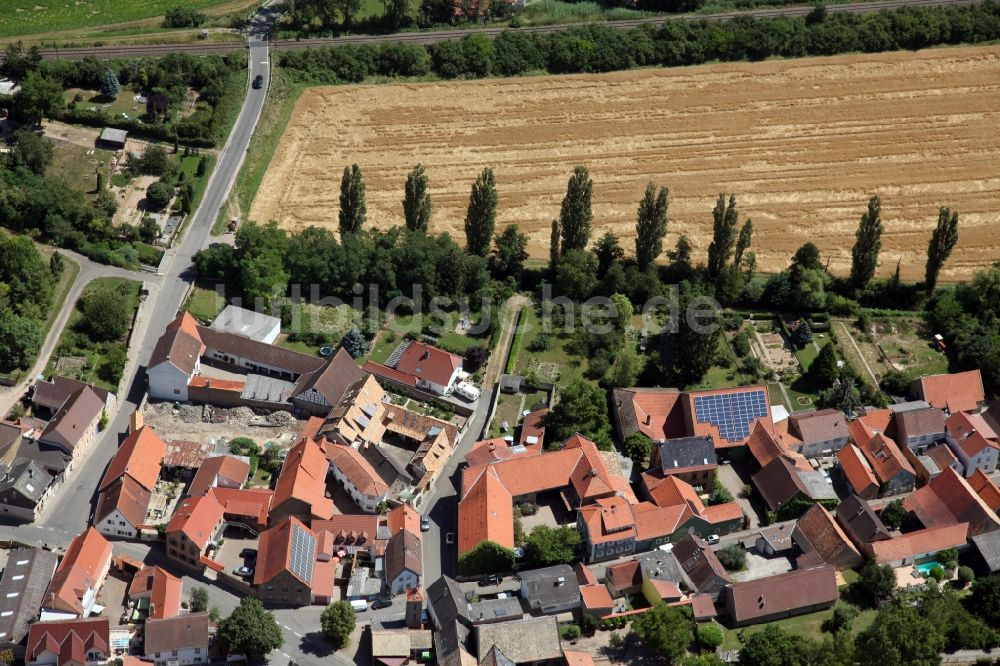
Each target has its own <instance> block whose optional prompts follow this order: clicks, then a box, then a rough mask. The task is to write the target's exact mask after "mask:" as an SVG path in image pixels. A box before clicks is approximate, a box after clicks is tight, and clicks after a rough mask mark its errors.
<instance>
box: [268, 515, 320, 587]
mask: <svg viewBox="0 0 1000 666" xmlns="http://www.w3.org/2000/svg"><path fill="white" fill-rule="evenodd" d="M298 529H301V530H302V533H303V534H306V535H310V536H312V537H313V539H314V540H315V538H316V533H315V532H313V531H312V530H310V529H309V528H308V527H306V526H305V524H304V523H302V521H300V520H299V519H298V518H296V517H294V516H289V517H288V518H286V519H285V520H284V521H282V522H281V523H278V524H277V525H275V526H274V527H272V528H271V529H269V530H266V531H264V532H263V533H261V535H260V541H259V542H258V545H257V565H256V569H255V571H254V576H253V583H254V585H263V584H264V583H266V582H268V581H270V580H274V577H275V576H277V575H278V574H280V573H281V572H283V571H288V572H289V573H291V574H292V575H293V576H295V577H296V578H297V579H298V580H300V581H302V583H303V584H304V585H307V586H310V587H311V586H312V568H313V563H314V562H315V559H316V551H315V550H313V551H311V552H309V553H306V554H305V555H308V561H306V562H303V563H302V565H303V566H304V567H305V568H306V572H308V573H306V575H305V578H303V576H301V575H300V573H302V572H298V573H297V571H296V567H294V566H292V534H293V533H294V531H295V530H298Z"/></svg>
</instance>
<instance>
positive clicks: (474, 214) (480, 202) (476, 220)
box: [465, 167, 497, 257]
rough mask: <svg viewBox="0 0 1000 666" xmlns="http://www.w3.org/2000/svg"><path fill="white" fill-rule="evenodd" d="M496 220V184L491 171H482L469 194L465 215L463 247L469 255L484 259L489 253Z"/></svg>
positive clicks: (487, 169)
mask: <svg viewBox="0 0 1000 666" xmlns="http://www.w3.org/2000/svg"><path fill="white" fill-rule="evenodd" d="M496 220H497V184H496V178H495V177H494V176H493V169H490V168H488V167H487V168H486V169H483V171H482V173H480V174H479V175H478V176H477V177H476V180H475V182H474V183H472V192H471V193H470V194H469V208H468V210H467V211H466V213H465V247H466V249H467V250H468V251H469V252H470V253H471V254H475V255H478V256H480V257H485V256H486V255H487V254H489V251H490V241H492V240H493V229H494V227H495V226H496Z"/></svg>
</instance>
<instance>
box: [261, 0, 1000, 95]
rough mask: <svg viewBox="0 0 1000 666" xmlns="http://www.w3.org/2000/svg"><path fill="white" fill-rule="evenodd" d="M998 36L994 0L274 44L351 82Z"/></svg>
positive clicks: (309, 67)
mask: <svg viewBox="0 0 1000 666" xmlns="http://www.w3.org/2000/svg"><path fill="white" fill-rule="evenodd" d="M997 39H1000V5H998V4H997V2H995V1H994V0H986V2H983V3H980V4H975V5H967V6H947V7H905V8H901V9H894V10H883V11H880V12H878V13H874V14H865V15H859V14H852V13H837V14H831V15H827V14H826V12H825V10H824V9H823V8H822V7H820V8H817V9H816V10H814V11H813V12H812V13H811V14H809V15H808V16H806V17H774V18H762V19H755V18H752V17H741V18H739V19H736V20H733V21H707V20H703V21H695V22H689V21H679V20H669V21H667V22H665V23H664V25H663V26H662V27H660V28H654V27H652V26H648V25H646V26H642V27H640V28H636V29H634V30H630V31H623V30H615V29H613V28H611V27H608V26H601V25H592V26H586V27H580V28H574V29H570V30H565V31H560V32H554V33H548V34H538V33H530V32H520V31H517V30H508V31H506V32H504V33H502V34H500V35H499V36H497V38H496V39H495V40H494V41H492V42H491V41H490V40H489V39H488V38H487V37H485V36H484V35H481V34H475V33H474V34H471V35H468V36H466V37H464V38H463V39H461V40H453V41H445V42H440V43H438V44H433V45H428V46H420V45H414V44H401V43H395V44H383V45H381V46H375V45H348V46H340V47H335V48H319V49H304V50H301V51H289V52H286V53H282V54H281V55H280V58H279V64H280V65H281V66H282V67H285V68H287V69H288V70H290V71H291V72H293V73H294V75H295V76H296V77H297V78H300V79H301V80H304V81H308V82H323V83H356V82H360V81H362V80H364V79H365V78H367V77H370V76H404V77H421V76H427V75H430V74H436V75H437V76H440V77H442V78H459V77H466V78H478V77H485V76H494V75H495V76H512V75H517V74H524V73H527V72H537V71H548V72H550V73H553V74H563V73H574V72H607V71H613V70H623V69H629V68H632V67H642V66H655V65H661V66H678V65H694V64H700V63H705V62H712V61H740V60H761V59H764V58H768V57H772V56H780V57H786V58H795V57H801V56H809V55H833V54H837V53H850V52H859V51H861V52H867V53H874V52H881V51H893V50H900V49H919V48H924V47H928V46H935V45H940V44H973V43H979V42H988V41H993V40H997Z"/></svg>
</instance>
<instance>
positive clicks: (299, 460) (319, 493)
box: [271, 438, 334, 519]
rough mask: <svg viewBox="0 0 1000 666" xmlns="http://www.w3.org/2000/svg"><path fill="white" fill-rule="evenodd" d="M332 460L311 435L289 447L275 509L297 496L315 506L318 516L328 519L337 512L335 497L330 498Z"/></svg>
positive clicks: (276, 487) (279, 480)
mask: <svg viewBox="0 0 1000 666" xmlns="http://www.w3.org/2000/svg"><path fill="white" fill-rule="evenodd" d="M329 469H330V463H329V462H328V461H327V459H326V456H325V455H324V453H323V449H322V448H321V447H320V445H319V444H317V443H316V442H314V441H313V440H311V439H309V438H305V439H301V440H299V442H298V443H297V444H295V446H293V447H292V448H291V449H289V450H288V455H286V456H285V462H284V463H282V465H281V474H280V475H279V476H278V482H277V483H276V484H275V486H274V498H273V499H272V500H271V509H272V510H274V509H275V508H276V507H279V506H281V505H282V504H283V503H285V502H287V501H288V500H290V499H297V500H301V501H302V502H305V503H306V504H309V505H310V506H311V507H312V509H311V510H312V515H313V517H315V518H320V519H326V518H329V517H330V516H332V515H333V514H334V508H333V500H331V499H330V498H328V497H326V473H327V471H328V470H329Z"/></svg>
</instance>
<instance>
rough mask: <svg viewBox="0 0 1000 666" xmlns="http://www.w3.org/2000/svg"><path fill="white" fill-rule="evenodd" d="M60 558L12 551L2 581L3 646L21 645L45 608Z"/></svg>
mask: <svg viewBox="0 0 1000 666" xmlns="http://www.w3.org/2000/svg"><path fill="white" fill-rule="evenodd" d="M58 561H59V557H58V556H57V555H56V554H55V553H53V552H50V551H48V550H42V549H41V548H20V549H18V550H14V551H11V552H10V553H9V555H8V558H7V566H6V568H4V570H3V576H2V577H0V643H13V644H15V645H16V644H18V643H20V642H21V641H22V640H23V639H24V637H25V636H27V635H28V625H29V624H31V623H32V622H34V621H35V619H36V618H37V617H38V612H39V610H40V609H41V607H42V598H43V597H44V596H45V590H47V589H48V587H49V583H50V582H51V581H52V574H53V573H55V570H56V564H57V563H58ZM8 613H10V614H9V615H8Z"/></svg>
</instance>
